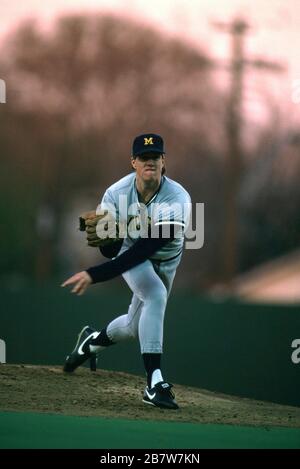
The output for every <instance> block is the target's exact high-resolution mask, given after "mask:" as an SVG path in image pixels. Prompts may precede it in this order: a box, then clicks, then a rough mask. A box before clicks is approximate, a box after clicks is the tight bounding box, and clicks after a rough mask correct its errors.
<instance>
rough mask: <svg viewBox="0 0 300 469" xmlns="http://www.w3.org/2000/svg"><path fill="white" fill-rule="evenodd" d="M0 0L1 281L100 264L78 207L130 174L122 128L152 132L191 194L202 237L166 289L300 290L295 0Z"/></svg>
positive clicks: (299, 18) (217, 292) (129, 132)
mask: <svg viewBox="0 0 300 469" xmlns="http://www.w3.org/2000/svg"><path fill="white" fill-rule="evenodd" d="M0 8H1V29H0V45H1V54H0V71H1V72H0V78H1V79H2V80H4V81H5V83H6V102H5V103H1V104H0V148H1V185H0V187H1V199H0V200H1V202H0V207H1V225H2V226H1V245H0V250H1V252H0V259H1V276H2V279H1V283H2V284H8V286H10V287H12V288H17V286H18V285H24V284H27V283H32V282H47V283H48V282H56V281H60V280H61V279H63V278H64V277H65V276H66V275H68V274H69V273H72V272H75V271H78V269H81V268H84V267H87V266H89V265H90V264H91V263H95V262H98V261H100V260H101V258H100V254H99V253H98V251H96V250H93V248H88V247H86V246H85V242H84V238H83V236H82V234H81V233H78V231H77V217H78V214H80V212H81V211H85V210H89V209H93V208H94V207H96V205H97V203H98V202H99V200H100V199H101V197H102V194H103V192H104V190H105V188H106V187H107V186H108V185H110V184H111V183H112V182H114V181H115V180H117V179H119V178H121V177H122V176H123V175H126V174H127V173H128V172H129V171H130V161H129V157H130V150H131V142H132V139H133V138H134V136H135V135H137V134H139V133H143V132H148V131H149V132H157V133H160V134H162V135H163V137H164V138H165V142H166V148H167V175H168V176H169V177H171V178H174V179H175V180H177V181H179V182H180V183H181V184H183V186H184V187H186V188H187V190H188V191H189V192H190V194H191V196H192V200H193V202H194V203H196V202H202V203H204V204H205V243H204V247H203V248H202V249H200V250H198V251H193V250H187V251H186V252H185V255H184V259H183V262H182V264H181V267H180V269H179V271H178V275H177V279H176V282H177V283H176V285H177V287H178V288H184V289H187V288H188V289H191V290H194V291H196V292H198V293H202V294H210V295H213V296H214V297H215V298H218V297H221V298H222V297H223V296H224V295H228V294H234V295H235V294H236V295H240V296H243V297H244V298H246V297H247V298H248V297H249V298H250V297H251V295H253V294H254V295H255V294H256V295H258V299H259V300H260V299H264V298H265V297H268V295H269V296H270V295H271V296H272V295H274V296H275V297H276V298H277V297H278V299H279V300H281V301H286V300H285V298H286V297H288V298H289V300H288V301H296V300H298V301H299V300H300V289H299V288H298V285H299V279H300V277H299V275H300V274H297V272H298V271H299V269H300V254H299V253H300V251H298V249H299V245H300V234H299V233H300V217H299V213H300V186H299V174H300V172H299V170H300V132H299V123H300V115H299V110H300V59H299V55H298V52H297V44H299V40H300V5H299V2H297V0H277V1H274V2H272V7H271V8H270V2H269V0H259V1H257V2H251V3H250V2H246V1H244V0H201V1H200V0H189V1H184V0H157V1H156V0H153V1H152V2H151V4H150V3H149V2H146V1H143V0H129V1H126V2H124V1H121V0H119V1H118V0H114V1H113V0H110V1H105V0H98V1H97V0H93V1H92V0H72V1H65V2H60V1H57V0H53V1H48V2H39V1H36V0H28V1H26V2H24V3H22V4H21V3H20V2H18V1H16V0H10V1H5V0H1V1H0ZM286 255H288V256H287V257H286ZM296 258H297V262H296ZM274 259H276V260H277V261H278V262H279V263H278V262H277V263H276V264H274V265H273V264H270V261H272V260H274ZM257 266H259V267H260V269H259V270H258V271H257V270H256V269H255V268H256V267H257ZM288 267H289V268H288ZM253 269H255V270H254V271H253ZM283 269H284V275H283V277H284V279H283V278H282V279H281V280H282V282H285V286H283V284H282V283H281V282H279V281H278V276H280V277H282V275H281V274H283ZM249 272H250V273H251V275H250V277H249V275H248V273H249ZM278 272H279V273H278ZM272 276H273V277H274V278H273V277H272ZM287 276H288V278H289V280H290V279H291V278H292V280H293V281H292V282H290V281H288V282H286V279H287ZM295 276H296V277H295ZM257 279H259V280H258V282H256V284H255V281H257ZM116 282H117V283H118V282H119V280H117V281H116ZM262 282H265V287H266V285H267V289H271V290H272V292H271V291H269V290H268V293H266V292H265V293H262V292H261V291H258V290H260V286H259V285H261V284H262ZM286 283H288V285H286ZM291 283H292V284H293V286H292V285H291ZM270 284H272V285H270ZM275 284H276V287H275ZM263 290H265V288H264V289H263ZM275 290H276V291H275ZM287 290H289V291H287ZM254 291H255V292H256V293H253V292H254ZM262 297H264V298H262ZM265 299H266V298H265Z"/></svg>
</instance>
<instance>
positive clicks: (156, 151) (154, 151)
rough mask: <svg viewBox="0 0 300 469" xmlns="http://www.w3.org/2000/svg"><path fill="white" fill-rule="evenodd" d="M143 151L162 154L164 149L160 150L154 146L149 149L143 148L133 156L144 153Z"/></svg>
mask: <svg viewBox="0 0 300 469" xmlns="http://www.w3.org/2000/svg"><path fill="white" fill-rule="evenodd" d="M145 153H159V154H160V155H162V154H165V151H162V150H161V149H160V148H155V147H152V148H151V150H150V149H148V148H145V149H144V150H141V151H139V152H138V153H136V154H134V155H133V156H139V155H144V154H145Z"/></svg>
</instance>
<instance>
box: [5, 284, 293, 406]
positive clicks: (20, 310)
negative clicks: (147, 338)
mask: <svg viewBox="0 0 300 469" xmlns="http://www.w3.org/2000/svg"><path fill="white" fill-rule="evenodd" d="M129 301H130V292H129V291H128V290H126V289H123V288H122V287H119V284H118V283H114V284H113V287H111V288H109V289H107V288H106V287H105V286H103V285H100V286H95V287H92V288H91V290H90V291H89V292H88V294H86V295H85V296H82V297H76V296H74V295H71V294H70V293H69V292H68V291H67V290H65V289H61V288H59V286H56V285H52V286H47V287H45V286H44V287H43V286H41V285H40V286H34V287H31V288H30V287H27V288H20V289H18V290H15V291H10V290H9V289H4V290H3V289H2V292H1V316H0V339H3V340H4V341H5V343H6V356H7V363H31V364H41V365H45V364H51V365H54V364H62V363H63V360H64V357H65V356H66V354H67V353H68V352H69V351H70V350H71V349H72V348H73V346H74V340H75V336H76V334H77V333H78V331H79V330H80V329H81V328H82V326H84V325H86V324H90V325H92V326H95V327H96V328H101V327H103V326H104V325H106V323H107V322H108V321H110V320H111V319H113V318H114V317H115V316H116V315H118V314H123V313H124V312H126V310H127V306H128V303H129ZM294 339H300V306H294V307H287V306H259V305H248V304H239V303H236V302H223V303H214V302H211V301H208V300H205V299H203V298H200V297H198V296H197V295H195V294H188V293H186V294H184V293H176V292H174V293H173V295H172V296H171V298H170V301H169V304H168V308H167V313H166V318H165V344H164V358H163V365H164V366H163V367H164V370H165V375H166V376H168V379H169V380H170V381H171V382H175V383H180V384H187V385H192V386H197V387H202V388H206V389H209V390H213V391H218V392H223V393H228V394H234V395H239V396H245V397H250V398H255V399H261V400H268V401H273V402H279V403H283V404H290V405H300V393H299V389H300V363H294V362H293V361H292V353H293V351H295V349H293V348H292V342H293V340H294ZM299 355H300V354H299ZM99 366H100V367H101V368H104V369H111V370H119V371H126V372H129V373H135V374H140V375H143V374H144V371H143V367H142V361H141V358H140V354H139V348H138V344H137V343H136V342H128V343H122V344H118V345H116V346H114V347H111V348H110V349H109V350H107V351H105V352H104V353H103V354H102V356H101V363H100V364H99Z"/></svg>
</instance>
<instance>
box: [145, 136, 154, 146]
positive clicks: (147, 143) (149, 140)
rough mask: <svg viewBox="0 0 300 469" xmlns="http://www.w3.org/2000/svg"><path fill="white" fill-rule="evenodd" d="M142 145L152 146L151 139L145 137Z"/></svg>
mask: <svg viewBox="0 0 300 469" xmlns="http://www.w3.org/2000/svg"><path fill="white" fill-rule="evenodd" d="M144 145H154V143H153V137H149V138H147V137H145V138H144Z"/></svg>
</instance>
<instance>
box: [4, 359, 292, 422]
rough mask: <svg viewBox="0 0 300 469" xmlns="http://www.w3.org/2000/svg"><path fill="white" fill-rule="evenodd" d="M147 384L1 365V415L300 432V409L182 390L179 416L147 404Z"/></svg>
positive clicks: (106, 374) (115, 376)
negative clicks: (144, 397) (13, 413)
mask: <svg viewBox="0 0 300 469" xmlns="http://www.w3.org/2000/svg"><path fill="white" fill-rule="evenodd" d="M144 386H145V381H144V379H143V378H141V377H139V376H134V375H130V374H127V373H120V372H112V371H106V370H98V371H97V372H95V373H91V372H90V371H89V370H88V369H87V368H80V369H78V370H76V372H75V373H73V374H65V373H63V372H62V369H61V367H58V366H32V365H7V364H5V365H0V410H9V411H26V412H48V413H52V414H53V413H55V414H65V415H86V416H94V417H95V416H101V417H108V418H129V419H139V420H168V421H170V420H173V421H181V422H194V423H196V422H199V423H222V424H236V425H259V426H274V425H278V426H286V427H300V409H299V408H297V407H290V406H283V405H279V404H273V403H270V402H261V401H255V400H252V399H243V398H238V397H233V396H227V395H221V394H216V393H213V392H209V391H205V390H202V389H197V388H192V387H187V386H180V385H176V386H175V387H174V390H175V394H176V400H177V402H178V404H179V405H180V409H179V410H177V411H167V410H162V409H158V408H156V407H153V406H149V405H146V404H144V403H143V402H142V400H141V398H142V391H143V389H144Z"/></svg>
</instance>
